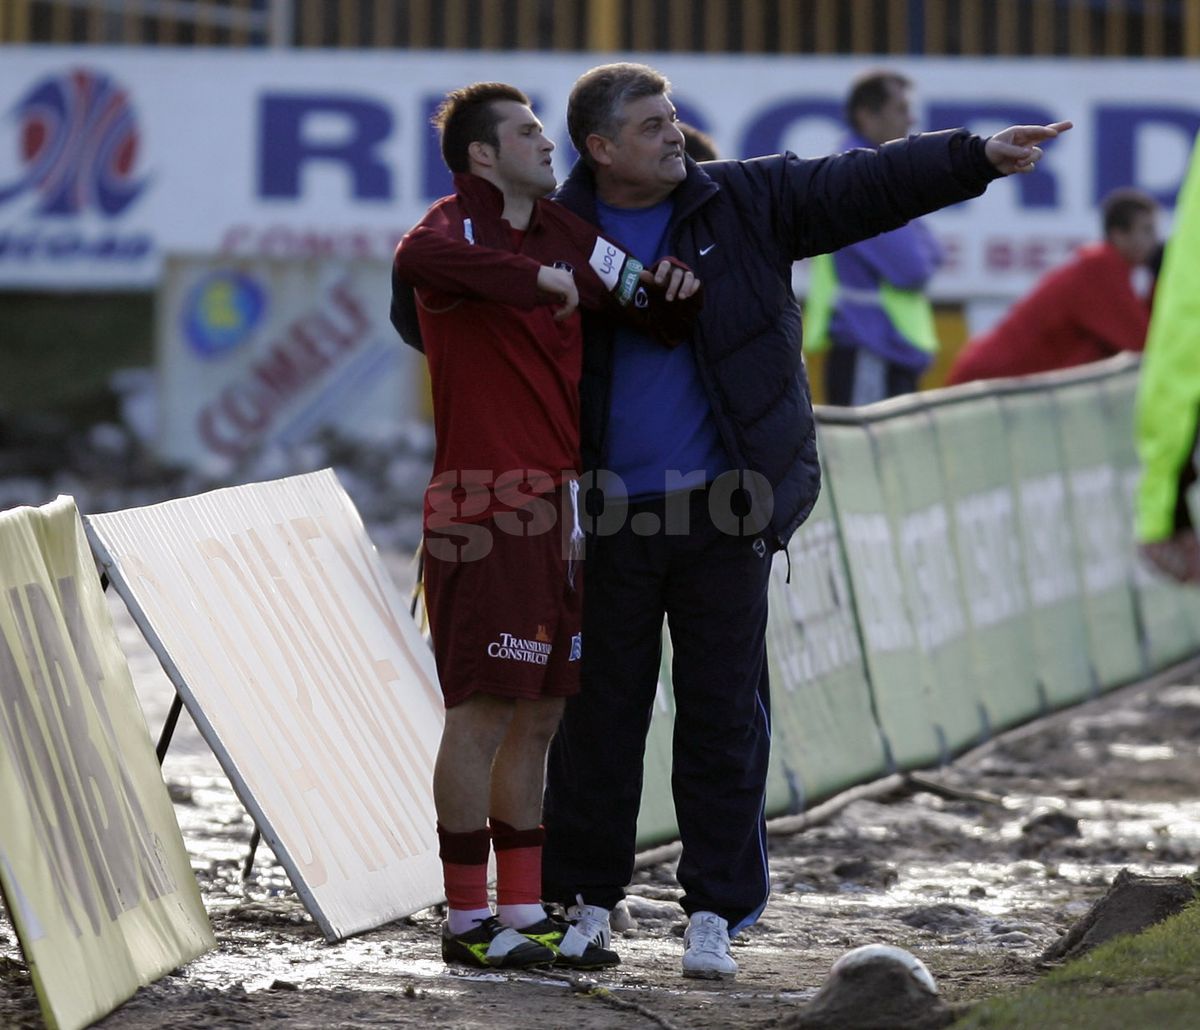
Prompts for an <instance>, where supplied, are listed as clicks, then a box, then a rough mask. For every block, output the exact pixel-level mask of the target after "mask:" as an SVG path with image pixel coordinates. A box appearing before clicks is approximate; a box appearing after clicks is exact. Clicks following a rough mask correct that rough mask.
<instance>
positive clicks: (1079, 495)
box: [1054, 380, 1146, 689]
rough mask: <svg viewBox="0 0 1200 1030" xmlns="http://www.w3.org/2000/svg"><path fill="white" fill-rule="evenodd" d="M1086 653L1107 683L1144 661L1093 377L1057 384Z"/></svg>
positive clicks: (1125, 534)
mask: <svg viewBox="0 0 1200 1030" xmlns="http://www.w3.org/2000/svg"><path fill="white" fill-rule="evenodd" d="M1054 401H1055V406H1056V409H1057V413H1058V426H1059V434H1060V440H1061V441H1062V450H1063V458H1064V459H1065V468H1066V475H1067V495H1068V504H1069V509H1070V512H1071V525H1072V527H1073V529H1074V536H1075V542H1076V556H1077V560H1078V562H1079V570H1080V582H1081V583H1082V585H1083V605H1084V613H1085V615H1086V618H1087V625H1088V634H1089V637H1090V644H1089V648H1088V650H1089V653H1090V654H1091V656H1092V665H1093V667H1094V668H1095V670H1096V676H1097V679H1098V681H1099V685H1100V687H1101V688H1102V689H1108V688H1111V687H1115V686H1118V685H1120V684H1122V683H1128V682H1130V681H1131V680H1134V679H1136V678H1137V677H1138V676H1140V675H1141V674H1142V673H1143V672H1144V671H1145V668H1146V665H1145V661H1144V659H1143V655H1142V648H1141V642H1140V640H1139V635H1138V630H1137V614H1136V612H1135V610H1134V605H1133V591H1132V588H1131V581H1132V573H1131V568H1130V567H1131V562H1130V553H1129V530H1128V519H1127V518H1126V516H1125V504H1124V502H1123V501H1122V499H1121V486H1120V481H1119V479H1118V476H1117V467H1116V465H1115V464H1114V462H1113V459H1112V456H1111V454H1110V453H1109V444H1108V429H1107V426H1106V425H1105V411H1104V406H1103V404H1102V402H1101V387H1100V386H1099V385H1098V383H1097V382H1096V381H1095V380H1092V381H1086V382H1080V383H1072V384H1070V385H1064V386H1059V387H1057V388H1056V389H1055V390H1054Z"/></svg>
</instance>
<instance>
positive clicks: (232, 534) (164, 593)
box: [86, 469, 444, 940]
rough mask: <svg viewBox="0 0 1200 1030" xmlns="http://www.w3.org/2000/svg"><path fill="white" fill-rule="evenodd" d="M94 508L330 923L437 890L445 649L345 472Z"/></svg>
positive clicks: (353, 929) (370, 923)
mask: <svg viewBox="0 0 1200 1030" xmlns="http://www.w3.org/2000/svg"><path fill="white" fill-rule="evenodd" d="M86 525H87V532H88V537H89V539H90V541H91V544H92V548H93V550H94V551H95V553H96V555H97V558H98V559H99V561H100V562H101V564H102V565H103V567H104V570H105V572H106V573H107V574H108V576H109V578H110V579H111V581H112V582H113V584H114V585H115V587H116V589H117V590H118V591H119V593H120V595H121V597H122V598H123V599H124V601H125V603H126V604H127V605H128V606H129V610H130V612H131V613H132V615H133V617H134V619H135V620H136V621H137V623H138V625H139V626H140V628H141V630H142V632H143V633H144V634H145V636H146V639H147V641H148V642H149V644H150V646H151V647H153V648H154V650H155V652H156V653H157V654H158V656H159V659H160V660H161V661H162V664H163V667H164V669H165V670H166V672H167V675H168V676H169V677H170V678H171V680H172V682H173V683H174V684H175V687H176V689H177V690H178V691H179V694H180V696H181V698H182V699H183V702H184V704H185V706H186V707H187V710H188V712H189V713H190V714H191V716H192V718H193V720H195V723H196V725H197V727H199V729H200V732H201V733H202V734H203V735H204V738H205V740H206V741H207V742H208V744H209V746H210V747H211V748H212V750H213V752H214V754H215V755H216V757H217V759H218V760H219V761H220V763H221V765H222V767H223V768H224V770H225V772H226V774H227V775H228V776H229V779H230V782H231V783H232V785H233V788H234V790H235V791H236V792H237V794H238V797H239V798H240V799H241V801H242V803H243V804H244V805H245V806H246V809H247V811H248V812H249V813H250V815H251V816H252V817H253V819H254V822H255V823H256V825H257V826H258V828H259V829H260V830H261V832H262V836H263V840H265V841H266V842H267V843H268V844H269V845H270V847H271V850H272V851H273V852H274V853H275V856H276V857H277V858H278V859H279V861H280V863H281V864H282V865H283V866H284V868H285V869H286V870H287V872H288V875H289V876H290V877H291V880H292V883H293V884H294V885H295V887H296V890H297V892H298V893H299V895H300V897H301V898H302V900H303V902H304V904H305V906H306V907H307V908H308V911H309V912H310V913H311V914H312V917H313V919H314V920H316V922H317V925H318V926H320V928H321V930H322V931H323V932H324V934H325V936H326V938H328V939H329V940H338V939H340V938H342V937H346V936H348V935H350V934H353V933H359V932H361V931H363V930H368V929H371V928H373V927H376V926H380V925H382V924H384V923H387V922H390V921H391V920H393V919H397V918H400V917H402V916H405V915H408V914H410V913H412V912H415V911H417V910H418V909H421V908H424V907H426V906H428V905H430V904H433V903H434V902H436V901H439V900H440V899H441V897H442V886H441V869H440V865H439V863H438V858H437V835H436V829H435V827H436V820H435V815H434V808H433V798H432V793H431V782H432V776H433V762H434V756H435V754H436V750H437V745H438V741H439V738H440V736H441V728H442V721H443V717H444V709H443V705H442V699H441V694H440V691H439V689H438V686H437V678H436V671H435V669H434V665H433V658H432V655H431V654H430V651H429V648H428V646H427V645H426V643H425V642H424V640H423V639H422V638H421V635H420V633H419V632H418V630H417V628H416V626H415V625H414V624H413V621H412V619H411V617H410V616H409V614H408V610H407V606H406V605H405V603H404V600H403V598H402V596H401V595H400V593H399V591H398V590H397V589H396V587H395V585H394V584H393V583H392V582H391V580H390V579H389V577H388V575H387V573H386V571H385V570H384V568H383V565H382V563H381V561H380V559H379V556H378V554H377V553H376V551H375V548H374V546H373V545H372V544H371V542H370V540H369V539H368V537H367V535H366V532H365V530H364V528H363V525H362V520H361V519H360V517H359V515H358V512H357V510H356V509H355V507H354V505H353V503H352V502H351V500H350V499H349V497H347V495H346V493H345V491H344V490H343V489H342V487H341V484H340V483H338V481H337V477H336V476H335V475H334V474H333V472H332V471H330V470H328V469H326V470H323V471H321V472H314V473H310V474H307V475H302V476H293V477H290V478H288V479H281V480H277V481H274V482H268V483H256V484H252V485H249V486H240V487H232V488H229V489H224V490H217V491H213V492H212V493H207V494H202V495H200V496H197V497H188V498H183V499H180V500H174V501H167V502H165V503H162V504H156V505H152V506H149V507H145V508H133V509H129V510H126V511H117V512H111V513H109V514H105V515H92V516H89V517H88V518H87V520H86Z"/></svg>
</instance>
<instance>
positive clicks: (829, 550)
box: [767, 490, 887, 815]
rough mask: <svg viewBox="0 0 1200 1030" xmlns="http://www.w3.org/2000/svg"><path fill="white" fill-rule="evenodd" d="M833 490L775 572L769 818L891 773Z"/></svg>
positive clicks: (770, 637) (769, 647)
mask: <svg viewBox="0 0 1200 1030" xmlns="http://www.w3.org/2000/svg"><path fill="white" fill-rule="evenodd" d="M829 494H830V491H829V490H823V491H822V492H821V496H820V497H819V498H818V500H817V503H816V506H815V507H814V508H813V511H812V514H811V515H810V516H809V518H808V521H807V522H805V523H804V525H803V526H801V527H800V529H799V530H798V531H797V532H796V534H795V536H793V537H792V540H791V543H790V544H789V545H788V553H787V555H786V558H785V556H784V555H779V556H777V557H776V559H775V565H774V567H773V568H772V570H771V585H770V605H771V616H770V621H769V622H768V624H767V657H768V661H769V662H770V668H771V716H772V733H771V777H770V781H769V783H768V790H767V812H768V814H770V815H780V814H783V813H785V812H800V811H803V810H804V809H805V808H807V807H808V806H810V805H811V804H813V803H814V802H816V801H819V800H822V799H824V798H827V797H829V796H830V795H831V794H835V793H837V792H838V791H839V790H843V789H845V788H846V787H849V786H851V785H853V784H855V783H861V782H862V781H863V780H868V779H873V778H875V777H877V776H881V775H883V774H884V773H885V772H886V771H887V758H886V755H885V753H884V748H883V740H882V739H881V737H880V734H879V726H878V723H877V721H876V718H875V712H874V710H873V707H872V700H871V687H870V684H869V683H868V681H867V669H866V665H865V662H864V657H863V653H862V645H861V643H860V640H859V629H858V620H857V618H856V615H855V608H854V599H853V596H852V595H851V591H850V579H849V575H848V573H847V570H846V560H845V555H844V553H843V551H842V544H841V538H840V537H839V535H838V527H837V523H836V521H835V520H834V517H833V506H832V503H831V502H830V499H829Z"/></svg>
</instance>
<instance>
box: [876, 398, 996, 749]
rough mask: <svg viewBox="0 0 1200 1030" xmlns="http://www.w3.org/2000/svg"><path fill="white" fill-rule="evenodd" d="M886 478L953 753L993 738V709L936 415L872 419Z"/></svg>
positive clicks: (908, 591)
mask: <svg viewBox="0 0 1200 1030" xmlns="http://www.w3.org/2000/svg"><path fill="white" fill-rule="evenodd" d="M869 431H870V433H871V435H872V438H873V439H874V440H875V444H876V449H877V459H878V469H879V479H880V483H881V484H882V486H883V495H884V497H885V499H886V500H887V503H888V508H889V511H890V515H891V519H892V525H893V527H894V531H895V533H896V540H897V542H898V543H899V549H900V572H901V578H902V581H903V583H904V592H905V596H906V597H907V598H908V604H909V610H910V611H911V612H912V619H913V626H914V628H915V629H916V632H917V645H918V650H919V651H920V653H921V655H922V656H923V658H924V664H925V667H926V669H927V670H928V673H927V675H928V677H929V691H930V701H931V703H932V704H933V711H934V712H935V713H937V719H938V723H939V725H940V727H941V729H942V732H943V734H944V737H945V745H946V748H947V749H948V751H949V752H950V753H954V752H957V751H960V750H961V749H962V748H964V747H967V746H970V745H973V744H977V743H979V742H980V741H982V740H985V739H986V738H987V736H988V734H989V733H990V730H991V724H992V719H991V714H990V712H989V711H988V709H987V707H986V705H985V703H984V697H983V694H982V693H981V692H980V690H979V689H978V683H977V672H976V669H975V663H974V656H973V654H972V642H971V635H970V624H969V621H968V618H967V603H966V596H965V594H964V592H963V584H962V576H961V573H960V570H959V566H958V551H957V544H956V536H957V531H956V530H955V527H954V524H953V514H952V512H951V509H950V507H949V504H948V503H947V494H946V484H945V481H944V478H943V475H942V467H941V462H940V460H939V457H938V447H937V439H936V437H935V435H934V429H933V420H932V417H931V415H930V414H929V412H928V411H926V410H919V411H916V412H914V413H912V414H910V415H902V416H898V417H894V418H890V419H888V420H886V421H881V422H877V423H873V424H871V426H870V427H869Z"/></svg>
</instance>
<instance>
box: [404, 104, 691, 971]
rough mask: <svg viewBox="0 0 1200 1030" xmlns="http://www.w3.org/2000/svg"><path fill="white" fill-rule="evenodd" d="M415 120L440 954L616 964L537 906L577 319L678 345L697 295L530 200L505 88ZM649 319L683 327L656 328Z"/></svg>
mask: <svg viewBox="0 0 1200 1030" xmlns="http://www.w3.org/2000/svg"><path fill="white" fill-rule="evenodd" d="M434 124H435V125H436V126H437V128H438V130H439V134H440V136H441V145H442V155H443V158H444V160H445V162H446V165H447V166H448V167H449V168H450V170H451V171H452V172H454V187H455V193H454V195H453V196H451V197H445V198H443V199H442V200H439V201H438V202H437V203H435V204H434V205H433V207H431V208H430V209H429V211H428V212H427V213H426V215H425V217H424V218H423V219H422V220H421V222H420V223H419V224H418V225H416V226H415V227H414V228H413V229H412V230H410V231H409V233H408V234H407V235H405V237H404V239H403V240H402V241H401V242H400V245H399V247H398V248H397V250H396V255H395V260H394V264H393V291H392V292H393V297H392V318H393V322H394V323H395V324H396V327H397V328H398V329H399V330H400V331H401V335H402V336H404V338H405V339H406V340H407V341H408V342H410V343H412V344H414V345H417V344H418V343H419V344H420V346H421V349H423V350H424V351H425V354H426V357H427V358H428V361H429V372H430V380H431V383H432V389H433V408H434V429H435V436H436V448H435V453H434V468H433V478H432V481H431V482H430V484H429V488H428V490H427V491H426V494H425V532H424V538H423V549H424V555H425V568H424V578H425V600H426V611H427V612H428V614H429V625H430V631H431V635H432V638H433V650H434V657H435V661H436V664H437V670H438V680H439V683H440V685H441V689H442V693H443V696H444V698H445V704H446V721H445V726H444V730H443V734H442V739H441V744H440V747H439V749H438V756H437V761H436V764H435V767H434V774H433V796H434V806H435V808H436V811H437V818H438V827H437V832H438V842H439V854H440V857H441V860H442V868H443V875H444V883H445V891H446V899H447V913H446V922H445V925H444V926H443V930H442V942H441V943H442V957H443V958H444V959H445V961H447V962H456V963H464V964H468V965H477V966H486V967H502V968H513V967H524V966H530V965H538V964H550V963H551V962H558V963H559V964H561V965H567V966H572V967H575V968H585V969H592V968H597V967H602V966H608V965H615V964H616V962H617V961H618V957H617V955H616V954H615V953H614V952H611V951H606V950H605V949H603V948H601V947H598V946H597V945H596V944H594V943H593V942H591V941H590V940H588V939H586V938H583V937H581V936H580V935H579V933H578V931H576V930H575V929H574V928H572V927H570V926H568V925H567V924H566V923H564V922H561V921H555V920H552V919H549V918H548V917H547V914H546V912H545V910H544V909H543V908H542V906H541V846H542V839H543V836H544V832H543V829H542V825H541V807H542V793H543V785H544V779H545V764H546V749H547V747H548V745H549V743H550V738H551V736H552V735H553V733H554V731H555V728H556V727H557V725H558V721H559V717H560V715H561V713H562V707H563V699H564V698H565V697H566V696H567V695H569V694H571V693H574V692H575V691H577V690H578V689H579V666H580V661H579V659H580V655H581V650H582V638H581V636H580V618H581V605H582V602H581V593H582V589H583V571H582V568H581V567H580V563H579V560H578V559H579V558H581V557H582V546H581V545H582V540H583V533H582V530H581V529H580V527H579V518H578V509H577V506H576V497H577V494H578V485H577V475H578V473H577V471H576V470H577V469H578V468H579V457H580V455H579V373H580V363H581V360H582V347H583V337H582V332H581V327H580V317H579V314H578V312H577V311H576V305H577V304H579V303H582V304H583V305H584V306H586V307H591V308H602V309H605V310H607V311H609V312H620V313H622V314H623V315H625V316H626V317H628V318H630V319H631V320H632V321H633V323H634V324H636V325H639V326H640V327H642V328H643V329H644V330H646V331H653V330H655V329H656V327H657V328H661V338H662V339H663V341H664V342H669V341H671V340H675V341H677V340H679V339H680V338H682V336H684V335H686V332H687V329H688V327H689V326H690V322H691V318H692V317H694V314H695V306H696V303H697V302H696V301H691V302H689V300H688V298H690V297H692V296H698V295H697V294H696V283H695V279H694V277H693V276H692V275H691V274H690V273H687V272H686V270H681V269H678V268H676V267H673V266H672V265H671V264H670V263H669V262H666V261H664V262H662V263H661V264H660V265H659V267H658V268H657V269H656V274H654V275H651V273H649V272H647V271H644V270H642V268H641V265H640V264H639V263H638V262H636V261H632V262H631V261H629V260H628V259H627V255H625V254H624V253H623V252H622V251H621V250H620V249H619V248H617V247H615V246H614V245H613V244H612V243H610V242H609V241H608V240H604V239H602V238H600V237H598V236H597V234H596V230H595V229H594V228H593V227H592V226H591V225H589V224H588V223H586V222H584V221H582V220H581V219H579V218H577V217H576V216H574V215H572V214H571V213H570V212H569V211H567V210H565V209H564V208H562V207H560V206H559V205H557V204H552V203H551V202H550V201H549V200H546V199H543V198H544V197H545V195H546V194H547V193H549V192H550V191H551V190H552V189H554V186H555V179H554V172H553V169H552V167H551V162H550V154H551V152H552V151H553V149H554V144H553V143H552V142H551V141H550V140H549V139H547V138H546V136H545V133H544V131H543V128H542V124H541V122H540V121H538V119H537V117H536V116H535V115H534V114H533V112H532V110H530V107H529V100H528V98H527V97H526V96H525V94H524V93H522V92H521V91H520V90H518V89H516V88H515V87H513V86H509V85H506V84H504V83H475V84H474V85H472V86H468V87H466V88H464V89H461V90H455V91H453V92H451V93H449V94H448V95H447V96H446V98H445V100H444V101H443V103H442V105H441V107H440V108H439V109H438V111H437V113H436V114H435V116H434ZM414 287H415V290H414V289H413V288H414ZM676 296H678V298H679V299H678V300H674V298H675V297H676ZM672 301H674V302H673V303H672ZM666 307H669V309H670V311H671V314H672V315H673V316H676V317H679V318H682V320H683V321H682V322H680V323H678V324H676V325H674V326H672V325H670V324H669V323H668V321H667V315H666V313H665V310H666ZM414 318H415V324H414V323H413V319H414ZM652 320H653V324H651V321H652ZM493 850H494V851H495V856H496V900H497V908H496V912H495V913H494V914H493V912H492V909H491V907H490V905H489V901H488V882H487V881H488V859H489V855H490V853H491V852H492V851H493Z"/></svg>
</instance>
